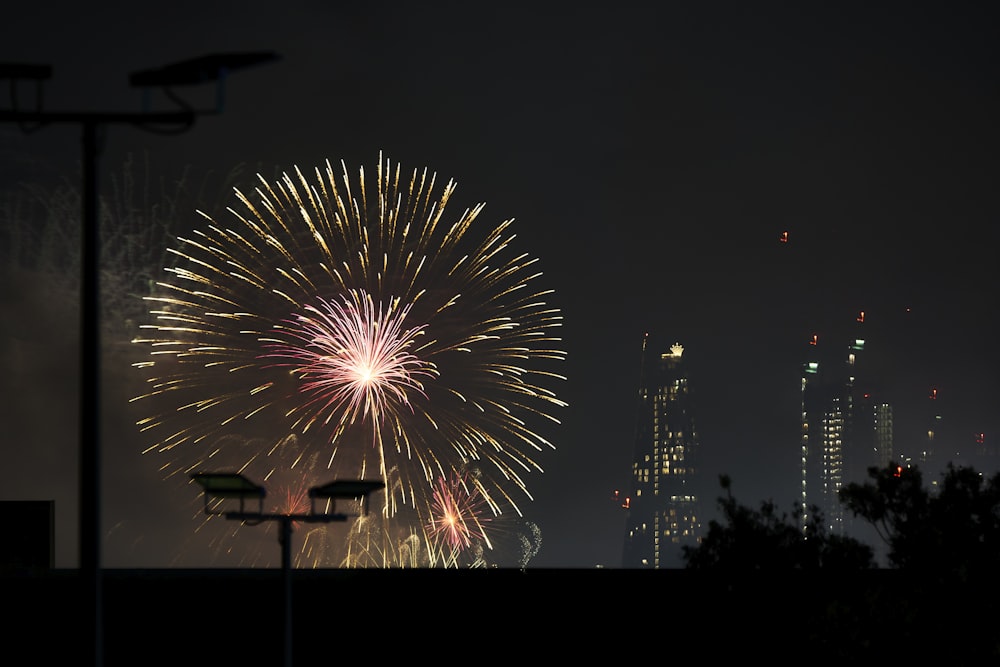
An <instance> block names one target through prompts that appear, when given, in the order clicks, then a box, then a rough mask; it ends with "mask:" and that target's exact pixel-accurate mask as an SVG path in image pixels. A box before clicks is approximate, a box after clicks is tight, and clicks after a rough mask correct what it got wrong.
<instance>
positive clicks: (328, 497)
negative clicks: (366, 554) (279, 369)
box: [191, 472, 385, 667]
mask: <svg viewBox="0 0 1000 667" xmlns="http://www.w3.org/2000/svg"><path fill="white" fill-rule="evenodd" d="M191 479H193V480H194V481H195V482H197V483H198V484H199V485H200V486H201V488H202V493H203V497H204V500H205V513H206V514H215V515H221V516H224V517H225V518H226V519H230V520H235V521H240V522H247V523H250V524H253V525H256V524H258V523H260V522H262V521H277V522H278V524H279V531H278V543H279V544H280V545H281V578H282V583H283V585H284V597H285V600H284V601H285V641H284V660H285V662H284V664H285V667H292V625H293V624H292V547H291V543H292V524H293V522H296V521H297V522H300V523H332V522H334V521H347V520H348V519H349V518H351V517H352V516H357V515H351V514H344V513H342V512H334V510H335V509H336V502H337V499H344V500H352V501H359V502H360V512H361V514H368V505H369V503H368V496H369V495H370V494H372V493H374V492H376V491H378V490H380V489H383V488H385V483H384V482H381V481H376V480H365V479H359V480H335V481H333V482H330V483H328V484H324V485H322V486H314V487H313V488H311V489H309V512H308V513H303V512H299V513H292V512H287V513H281V512H276V513H268V512H264V497H265V496H266V495H267V491H266V490H265V489H264V487H262V486H260V485H259V484H255V483H254V482H251V481H250V480H248V479H247V478H246V477H244V476H243V475H241V474H239V473H231V472H198V473H194V474H193V475H191ZM227 498H229V499H234V498H235V499H238V500H239V502H240V508H239V509H238V510H223V509H222V506H221V504H222V503H223V502H224V500H225V499H227ZM317 498H319V499H322V500H324V501H325V506H324V507H322V508H321V511H317V509H316V499H317ZM247 499H256V500H257V501H258V506H257V511H256V512H254V511H248V510H247V509H246V501H247Z"/></svg>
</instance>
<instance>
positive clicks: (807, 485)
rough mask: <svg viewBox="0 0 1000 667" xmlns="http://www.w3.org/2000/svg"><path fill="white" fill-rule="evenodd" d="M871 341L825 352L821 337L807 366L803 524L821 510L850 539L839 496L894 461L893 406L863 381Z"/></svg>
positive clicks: (836, 530)
mask: <svg viewBox="0 0 1000 667" xmlns="http://www.w3.org/2000/svg"><path fill="white" fill-rule="evenodd" d="M864 349H865V340H864V339H863V338H860V337H854V338H852V339H851V340H850V342H849V343H848V345H847V346H846V350H845V349H844V348H843V347H834V348H833V349H824V348H823V346H822V345H820V344H819V341H818V340H817V338H816V337H814V338H813V340H812V341H811V349H810V353H809V356H808V359H809V360H808V361H806V362H805V363H804V364H803V366H802V374H801V434H800V441H799V448H800V489H799V501H800V510H801V512H802V517H801V521H802V526H803V528H805V526H806V524H807V523H808V522H809V521H810V520H811V519H812V518H813V517H812V509H813V508H815V509H817V510H819V512H820V514H821V515H822V517H823V520H824V524H825V527H826V529H827V530H828V531H829V532H830V533H831V534H837V535H844V534H846V533H847V532H849V531H848V524H849V523H850V517H848V516H846V512H845V510H844V507H843V505H842V504H841V502H840V496H839V492H840V490H841V489H842V488H843V487H844V485H845V484H848V483H850V482H864V481H866V478H867V470H868V468H869V467H871V466H885V465H888V463H889V461H891V460H892V458H893V455H894V454H893V411H892V405H891V404H890V403H889V402H888V401H886V400H883V399H882V398H881V397H878V396H876V395H875V393H874V392H873V391H872V389H871V387H872V386H873V385H872V383H871V378H861V377H859V362H860V359H861V356H862V355H863V353H864Z"/></svg>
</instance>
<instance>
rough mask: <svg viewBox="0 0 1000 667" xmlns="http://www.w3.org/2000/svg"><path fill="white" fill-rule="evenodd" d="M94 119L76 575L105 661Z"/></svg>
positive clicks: (99, 658)
mask: <svg viewBox="0 0 1000 667" xmlns="http://www.w3.org/2000/svg"><path fill="white" fill-rule="evenodd" d="M98 128H99V125H98V123H97V121H96V120H92V119H91V120H86V121H85V122H84V123H83V167H82V168H83V229H82V230H81V235H82V237H83V244H82V245H83V257H82V262H81V263H82V268H81V271H82V275H81V281H80V332H81V334H80V345H81V349H80V353H81V354H80V359H81V362H80V363H81V366H80V415H79V419H80V465H79V469H80V473H79V474H80V507H79V512H80V556H79V557H80V573H81V576H82V577H83V578H84V580H85V581H86V586H87V587H88V588H87V591H88V593H87V597H86V598H85V599H89V600H90V601H91V602H92V604H93V608H92V611H93V621H92V628H91V629H92V630H93V634H92V637H93V639H94V646H93V648H94V664H95V665H96V667H100V666H101V665H103V664H104V605H103V599H102V592H103V591H102V589H103V585H102V584H103V582H102V580H101V579H102V578H101V544H100V535H101V503H100V489H101V475H100V473H101V466H100V419H101V400H100V399H101V381H100V363H101V328H100V324H101V311H100V290H101V286H100V216H99V211H100V204H99V196H98V187H97V131H98Z"/></svg>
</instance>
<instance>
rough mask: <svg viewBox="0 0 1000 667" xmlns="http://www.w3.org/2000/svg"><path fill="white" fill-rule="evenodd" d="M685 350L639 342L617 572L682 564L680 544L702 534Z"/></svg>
mask: <svg viewBox="0 0 1000 667" xmlns="http://www.w3.org/2000/svg"><path fill="white" fill-rule="evenodd" d="M683 355H684V347H683V346H682V345H680V344H679V343H675V344H674V345H672V346H671V347H670V349H669V351H667V352H657V351H654V350H652V349H651V348H650V346H649V337H648V335H647V336H646V337H644V338H643V343H642V358H641V362H640V373H639V377H640V380H639V396H638V406H637V415H636V430H635V442H634V456H633V462H632V470H631V478H630V488H629V495H628V496H627V497H626V498H625V499H624V501H623V503H622V506H623V507H624V508H625V509H626V512H627V518H626V521H625V524H626V525H625V543H624V547H623V550H622V567H625V568H652V569H658V568H679V567H683V559H682V546H684V545H690V546H695V545H697V543H698V541H699V540H700V539H701V535H702V508H701V499H700V498H699V495H698V491H697V489H698V487H699V485H700V481H699V465H698V457H699V454H700V451H699V450H700V443H699V440H698V431H697V429H696V426H695V418H694V413H693V410H692V398H691V390H690V386H689V383H688V375H687V370H686V368H685V363H684V361H685V360H684V356H683Z"/></svg>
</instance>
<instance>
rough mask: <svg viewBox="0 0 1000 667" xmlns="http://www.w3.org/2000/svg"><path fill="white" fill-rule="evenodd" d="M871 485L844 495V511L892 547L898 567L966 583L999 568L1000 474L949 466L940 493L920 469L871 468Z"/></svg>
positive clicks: (857, 485) (893, 561)
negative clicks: (855, 517) (862, 521)
mask: <svg viewBox="0 0 1000 667" xmlns="http://www.w3.org/2000/svg"><path fill="white" fill-rule="evenodd" d="M868 476H869V478H870V481H868V482H865V483H863V484H861V483H856V482H855V483H851V484H848V485H846V486H845V487H844V488H842V489H841V490H840V493H839V497H840V500H841V502H843V503H844V504H845V505H846V507H847V508H848V509H849V510H850V511H851V512H853V513H854V515H855V516H859V517H861V518H863V519H865V520H866V521H868V522H869V523H870V524H871V525H872V526H873V527H874V528H875V531H876V532H877V533H878V535H879V537H880V538H881V539H882V540H884V541H885V543H886V545H887V546H888V548H889V552H888V555H887V558H888V561H889V564H890V565H891V566H892V567H894V568H899V569H906V570H921V571H925V572H932V573H935V574H936V575H937V576H939V577H941V578H951V579H955V578H957V579H958V580H960V581H965V580H967V579H968V578H969V577H971V576H978V575H987V574H989V575H992V574H993V573H994V572H996V571H997V568H998V566H1000V473H995V474H994V475H993V476H992V477H986V476H984V475H983V474H982V473H980V472H977V471H976V470H975V469H974V468H971V467H956V466H954V465H953V464H950V463H949V464H948V467H947V468H946V470H945V472H944V473H943V474H942V479H941V483H940V485H939V486H938V487H937V488H936V489H933V490H932V489H930V488H927V487H925V486H924V483H923V475H922V474H921V471H920V470H919V468H916V467H910V468H907V467H903V466H900V465H897V464H895V463H892V464H890V465H889V466H888V467H886V468H875V467H872V468H869V469H868Z"/></svg>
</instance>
